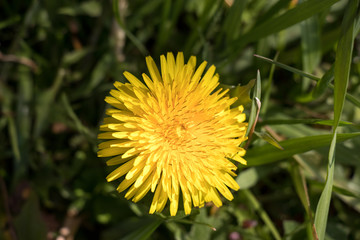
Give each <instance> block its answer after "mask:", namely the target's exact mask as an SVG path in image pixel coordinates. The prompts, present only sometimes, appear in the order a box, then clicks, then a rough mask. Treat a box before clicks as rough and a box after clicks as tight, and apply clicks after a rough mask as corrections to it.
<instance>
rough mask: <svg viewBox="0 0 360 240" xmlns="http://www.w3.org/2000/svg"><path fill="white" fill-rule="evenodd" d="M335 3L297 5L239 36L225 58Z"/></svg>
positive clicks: (315, 0) (324, 0) (317, 1)
mask: <svg viewBox="0 0 360 240" xmlns="http://www.w3.org/2000/svg"><path fill="white" fill-rule="evenodd" d="M337 1H338V0H311V1H306V2H304V3H302V4H299V5H297V6H296V7H295V8H292V9H290V10H288V11H286V12H285V13H284V14H282V15H280V16H278V17H275V18H272V19H269V20H268V21H265V22H263V23H262V24H260V25H259V26H257V27H255V28H253V29H252V30H250V31H249V32H248V33H246V34H244V35H243V36H241V37H240V38H239V39H238V40H236V41H234V43H233V44H232V46H230V47H229V48H228V49H231V52H228V51H227V52H226V55H227V57H229V54H230V55H231V56H234V55H235V54H237V53H238V51H236V50H235V49H242V47H243V46H245V45H246V44H247V43H250V42H252V41H255V40H258V39H261V38H263V37H266V36H268V35H271V34H273V33H277V32H280V31H281V30H283V29H286V28H288V27H290V26H293V25H295V24H297V23H299V22H302V21H304V20H305V19H308V18H309V17H311V16H313V15H315V14H317V13H319V12H321V11H323V10H325V9H327V8H329V7H331V6H332V5H333V4H334V3H336V2H337Z"/></svg>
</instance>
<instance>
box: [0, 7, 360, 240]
mask: <svg viewBox="0 0 360 240" xmlns="http://www.w3.org/2000/svg"><path fill="white" fill-rule="evenodd" d="M0 15H1V20H0V30H1V37H0V38H1V39H0V40H1V45H0V106H1V112H0V132H1V134H0V142H1V145H0V151H1V154H0V188H1V191H0V192H1V199H2V201H0V239H20V240H21V239H45V238H48V239H56V238H57V237H60V236H62V237H66V236H70V237H75V239H106V240H109V239H160V240H161V239H185V240H188V239H218V240H221V239H240V237H241V238H242V239H294V240H295V239H317V238H318V239H359V238H360V230H359V227H358V226H360V220H359V219H360V199H359V196H360V187H359V186H360V161H359V160H360V159H359V154H358V151H359V147H360V138H359V135H360V130H359V129H360V127H359V126H360V110H359V108H360V101H359V99H360V77H359V76H360V61H359V58H358V56H357V55H358V54H357V53H358V52H359V51H360V45H359V42H358V39H357V38H356V37H357V35H358V32H359V28H360V17H359V1H357V0H354V1H350V0H344V1H337V0H306V1H305V0H304V1H290V0H279V1H277V0H270V1H268V0H256V1H245V0H234V1H230V0H228V1H222V0H198V1H191V0H185V1H182V0H175V1H169V0H154V1H140V0H132V1H129V0H127V1H126V0H119V1H117V0H116V1H115V0H114V1H87V0H85V1H76V0H75V1H38V0H33V1H20V0H13V1H2V2H1V3H0ZM168 51H173V52H175V53H176V52H178V51H183V52H184V54H185V58H189V57H190V56H191V55H195V56H197V57H198V59H199V60H198V61H202V60H206V61H208V62H209V63H210V64H215V66H216V67H217V72H218V73H219V75H220V81H221V86H220V87H222V88H229V89H230V91H229V94H230V95H231V96H236V97H238V98H239V100H238V102H237V103H236V105H240V104H242V105H244V106H245V112H246V115H247V119H248V121H249V126H254V129H253V130H254V131H253V132H254V133H255V134H251V135H252V137H251V139H250V137H249V141H248V143H247V144H246V147H247V148H248V149H247V154H246V155H245V157H244V158H245V159H246V160H247V162H248V165H247V166H239V169H238V170H237V174H238V176H237V177H236V181H237V182H238V183H239V185H240V187H241V188H240V190H239V191H238V192H236V193H234V200H233V201H231V202H229V201H226V200H225V199H224V206H222V207H221V208H219V209H218V208H216V207H215V206H213V205H212V204H209V205H207V206H206V207H205V208H202V209H200V210H197V209H193V212H192V214H191V215H190V216H185V215H184V213H183V211H182V209H181V207H180V209H179V214H178V216H176V217H169V210H168V208H165V210H164V212H163V213H162V214H158V215H154V216H150V215H148V213H147V212H148V209H149V204H148V201H149V199H145V200H142V201H141V202H140V203H137V204H133V203H130V202H128V201H126V200H125V199H124V198H123V195H122V194H118V193H117V192H116V190H115V189H116V184H115V183H114V184H112V183H107V182H106V180H105V177H106V175H107V171H108V170H107V168H105V163H104V161H102V160H101V159H98V158H97V156H96V151H97V144H98V140H97V139H96V136H97V134H98V128H99V125H100V124H101V121H102V119H103V117H104V112H105V108H106V104H105V102H104V97H105V96H106V95H107V94H108V92H109V90H110V89H112V88H113V86H112V84H113V82H114V81H122V82H124V81H125V78H124V77H123V75H122V73H123V71H124V70H127V71H129V72H132V73H133V74H134V75H135V76H138V77H140V76H141V73H142V72H146V64H145V59H144V57H145V56H146V55H151V56H153V58H154V59H155V61H156V62H157V63H159V55H160V54H165V53H166V52H168ZM254 55H255V56H254ZM273 59H274V60H273ZM198 63H199V62H198ZM260 76H261V77H260ZM255 98H257V99H259V100H260V102H261V104H259V103H257V102H256V100H255ZM260 105H262V107H261V109H259V106H260ZM258 113H259V115H258V117H257V114H258ZM255 123H256V125H254V124H255ZM255 126H256V127H255ZM331 127H332V128H331ZM249 132H250V128H249ZM215 230H216V231H215Z"/></svg>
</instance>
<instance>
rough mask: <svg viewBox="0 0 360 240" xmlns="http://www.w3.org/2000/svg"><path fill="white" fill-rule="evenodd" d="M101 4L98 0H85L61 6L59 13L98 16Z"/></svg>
mask: <svg viewBox="0 0 360 240" xmlns="http://www.w3.org/2000/svg"><path fill="white" fill-rule="evenodd" d="M101 7H102V5H101V4H100V3H99V2H98V1H87V2H83V3H81V4H79V5H75V6H71V7H70V6H69V7H63V8H60V9H59V14H63V15H69V16H77V15H88V16H91V17H99V16H100V14H101V11H102V10H101Z"/></svg>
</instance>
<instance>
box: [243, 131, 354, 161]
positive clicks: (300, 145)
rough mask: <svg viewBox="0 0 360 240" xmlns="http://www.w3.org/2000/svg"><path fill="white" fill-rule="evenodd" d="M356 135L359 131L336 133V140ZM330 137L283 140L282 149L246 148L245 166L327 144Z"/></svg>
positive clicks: (289, 155) (267, 146)
mask: <svg viewBox="0 0 360 240" xmlns="http://www.w3.org/2000/svg"><path fill="white" fill-rule="evenodd" d="M358 136H360V132H356V133H343V134H338V136H337V141H338V142H342V141H345V140H347V139H350V138H354V137H358ZM332 137H333V135H332V134H325V135H317V136H310V137H302V138H295V139H289V140H285V141H282V142H280V144H281V146H282V147H283V148H284V150H279V149H277V148H274V147H273V146H271V145H264V146H261V147H256V148H251V149H248V150H247V153H246V160H247V163H248V164H247V166H249V167H250V166H257V165H263V164H268V163H273V162H276V161H280V160H282V159H285V158H288V157H291V156H293V155H295V154H298V153H303V152H307V151H310V150H312V149H316V148H319V147H324V146H327V145H329V144H330V142H331V140H332Z"/></svg>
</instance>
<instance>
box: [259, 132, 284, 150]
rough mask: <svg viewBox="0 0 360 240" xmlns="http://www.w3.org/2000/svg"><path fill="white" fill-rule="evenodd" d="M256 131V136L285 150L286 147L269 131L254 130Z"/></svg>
mask: <svg viewBox="0 0 360 240" xmlns="http://www.w3.org/2000/svg"><path fill="white" fill-rule="evenodd" d="M254 133H255V134H256V136H258V137H259V138H261V139H262V140H265V141H267V142H268V143H270V144H271V145H273V146H274V147H276V148H278V149H280V150H284V148H283V147H282V146H281V145H280V144H279V142H278V141H276V139H275V138H274V137H273V136H271V134H270V133H268V132H254Z"/></svg>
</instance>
